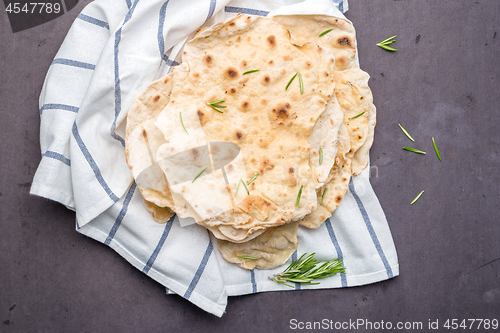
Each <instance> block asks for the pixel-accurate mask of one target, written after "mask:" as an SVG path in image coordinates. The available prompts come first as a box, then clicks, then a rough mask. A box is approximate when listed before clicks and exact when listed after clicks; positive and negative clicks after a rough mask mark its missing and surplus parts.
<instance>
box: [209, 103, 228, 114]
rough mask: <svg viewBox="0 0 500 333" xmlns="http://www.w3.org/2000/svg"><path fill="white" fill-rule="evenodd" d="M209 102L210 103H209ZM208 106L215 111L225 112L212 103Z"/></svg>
mask: <svg viewBox="0 0 500 333" xmlns="http://www.w3.org/2000/svg"><path fill="white" fill-rule="evenodd" d="M207 104H208V103H207ZM208 106H210V107H211V108H212V109H214V110H215V111H217V112H220V113H224V112H223V111H221V110H219V109H217V108H216V107H215V106H213V105H212V104H208Z"/></svg>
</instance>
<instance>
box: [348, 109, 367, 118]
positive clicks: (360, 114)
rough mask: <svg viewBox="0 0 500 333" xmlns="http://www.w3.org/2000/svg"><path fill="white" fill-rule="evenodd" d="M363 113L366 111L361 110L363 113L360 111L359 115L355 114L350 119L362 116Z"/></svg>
mask: <svg viewBox="0 0 500 333" xmlns="http://www.w3.org/2000/svg"><path fill="white" fill-rule="evenodd" d="M363 114H365V111H363V112H361V113H358V114H357V115H355V116H354V117H351V118H349V120H351V119H356V118H358V117H361V116H362V115H363Z"/></svg>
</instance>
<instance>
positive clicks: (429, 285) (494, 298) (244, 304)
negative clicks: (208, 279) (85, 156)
mask: <svg viewBox="0 0 500 333" xmlns="http://www.w3.org/2000/svg"><path fill="white" fill-rule="evenodd" d="M87 3H89V1H88V0H84V1H80V2H79V3H78V4H77V6H76V7H75V8H74V9H72V10H71V11H69V12H68V13H67V14H65V15H63V16H61V17H59V18H57V19H55V20H53V21H50V22H48V23H45V24H42V25H40V26H37V27H34V28H31V29H28V30H25V31H21V32H17V33H12V30H11V28H10V25H9V21H8V19H7V15H6V13H5V7H3V6H2V5H0V11H1V12H0V42H1V44H0V45H1V46H0V101H1V104H0V105H1V106H0V110H1V121H0V168H1V173H0V177H1V178H0V331H1V332H77V331H85V332H140V331H147V332H160V331H161V332H166V331H172V330H175V331H179V332H202V331H208V332H211V331H218V332H234V331H238V332H256V331H261V332H286V331H289V330H290V320H291V319H293V318H295V319H297V320H298V321H303V322H306V321H320V320H322V319H328V320H333V321H341V322H344V321H349V320H356V319H365V320H369V321H372V322H380V321H382V320H383V321H384V322H388V321H391V322H393V323H394V325H395V323H396V322H398V321H411V322H413V321H415V322H417V321H420V322H423V323H424V328H426V327H427V324H428V321H429V320H432V321H435V320H439V323H440V325H442V324H443V323H444V321H445V320H446V319H448V318H457V319H459V320H462V319H469V318H470V319H472V318H489V319H493V318H497V319H499V320H500V277H499V274H500V246H499V239H500V225H499V217H500V214H499V211H500V209H499V202H500V200H499V199H500V192H499V184H500V176H499V172H498V167H499V165H500V155H499V147H500V132H499V130H498V126H499V124H500V116H499V115H500V110H499V105H500V93H499V92H500V66H499V61H498V60H499V54H500V2H499V1H496V0H476V1H471V0H460V1H459V0H453V1H451V0H448V1H446V0H399V1H396V0H395V1H389V0H351V1H350V10H349V12H348V13H347V17H348V18H349V19H350V20H352V22H353V23H354V26H355V27H356V29H357V38H358V45H359V56H360V60H361V67H362V69H364V70H365V71H367V72H368V73H370V75H371V77H372V79H371V81H370V86H371V88H372V91H373V95H374V100H375V104H376V106H377V112H378V114H377V117H378V118H377V127H376V133H375V143H374V145H373V148H372V151H371V160H372V178H371V181H372V184H373V187H374V189H375V192H376V193H377V195H378V197H379V199H380V202H381V204H382V207H383V208H384V210H385V213H386V215H387V219H388V221H389V225H390V227H391V230H392V234H393V237H394V241H395V243H396V248H397V250H398V255H399V262H400V276H398V277H396V278H394V279H392V280H389V281H385V282H381V283H377V284H373V285H368V286H363V287H355V288H348V289H337V290H315V291H313V290H311V291H300V292H271V293H261V294H255V295H248V296H242V297H231V298H230V299H229V304H228V307H227V312H226V314H225V315H224V316H223V317H222V318H221V319H219V318H216V317H214V316H212V315H210V314H207V313H205V312H203V311H202V310H200V309H198V308H197V307H196V306H194V305H192V304H191V303H189V302H187V301H185V300H184V299H182V298H181V297H179V296H173V295H165V289H164V287H162V286H161V285H160V284H158V283H156V282H154V281H153V280H152V279H150V278H148V277H147V276H145V275H144V274H142V273H141V272H139V271H138V270H136V269H135V268H133V267H132V266H131V265H130V264H128V263H127V262H126V261H125V260H124V259H122V258H121V257H120V256H118V255H117V254H116V253H115V252H113V251H112V250H111V249H109V248H108V247H106V246H104V245H102V244H100V243H98V242H96V241H93V240H91V239H90V238H86V237H85V236H82V235H80V234H78V233H77V232H76V231H75V223H74V213H72V212H71V211H69V210H67V209H66V208H64V207H63V206H62V205H60V204H57V203H53V202H50V201H47V200H44V199H41V198H37V197H30V196H29V188H30V184H31V181H32V178H33V175H34V172H35V170H36V167H37V165H38V163H39V161H40V158H41V156H40V147H39V142H38V135H39V116H38V96H39V93H40V90H41V87H42V84H43V80H44V77H45V74H46V72H47V69H48V68H49V65H50V63H51V61H52V59H53V57H54V56H55V54H56V52H57V50H58V48H59V45H60V44H61V43H62V41H63V39H64V37H65V35H66V32H67V31H68V29H69V27H70V25H71V23H72V22H73V20H74V19H75V17H76V16H77V15H78V13H79V12H80V11H81V10H82V9H83V7H84V6H85V5H86V4H87ZM394 34H397V35H398V37H397V42H396V43H395V44H393V45H394V46H395V47H397V48H398V49H399V51H398V52H395V53H390V52H386V51H384V50H382V49H380V48H378V47H377V46H375V44H376V43H377V42H379V41H381V40H383V39H385V38H387V37H389V36H392V35H394ZM398 123H401V124H402V125H403V126H404V127H405V128H406V129H407V130H408V131H410V133H411V134H412V135H413V137H414V138H415V139H417V143H415V144H412V143H411V142H410V141H408V139H407V138H406V137H405V136H404V135H403V133H402V132H401V131H400V129H399V128H398ZM431 136H434V138H435V139H436V142H437V144H438V146H439V148H440V151H441V154H442V157H443V162H439V160H438V159H437V158H436V156H435V155H434V153H433V148H432V141H431ZM405 145H409V146H414V147H417V148H420V149H422V150H425V151H427V152H428V154H427V155H417V154H413V153H410V152H406V151H404V150H402V149H401V148H402V147H403V146H405ZM422 189H424V190H425V193H424V195H423V196H422V197H421V198H420V200H419V201H418V202H417V203H416V204H414V205H412V206H410V205H409V203H410V202H411V200H412V199H413V198H414V197H415V195H416V194H418V193H419V192H420V191H421V190H422ZM441 329H442V326H441ZM360 331H363V332H368V331H370V330H365V329H360ZM379 331H380V330H379ZM456 331H458V332H460V331H463V330H461V329H459V330H456ZM476 331H477V330H476ZM479 331H481V330H479Z"/></svg>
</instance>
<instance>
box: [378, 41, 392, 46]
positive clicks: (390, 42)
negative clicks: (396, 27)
mask: <svg viewBox="0 0 500 333" xmlns="http://www.w3.org/2000/svg"><path fill="white" fill-rule="evenodd" d="M394 42H395V40H390V41H388V42H380V43H379V44H382V45H389V44H392V43H394Z"/></svg>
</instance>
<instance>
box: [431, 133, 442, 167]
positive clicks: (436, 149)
mask: <svg viewBox="0 0 500 333" xmlns="http://www.w3.org/2000/svg"><path fill="white" fill-rule="evenodd" d="M432 144H433V145H434V150H435V151H436V155H437V157H438V158H439V160H440V161H441V162H443V160H442V159H441V154H439V150H438V147H437V146H436V141H434V137H433V138H432Z"/></svg>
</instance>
